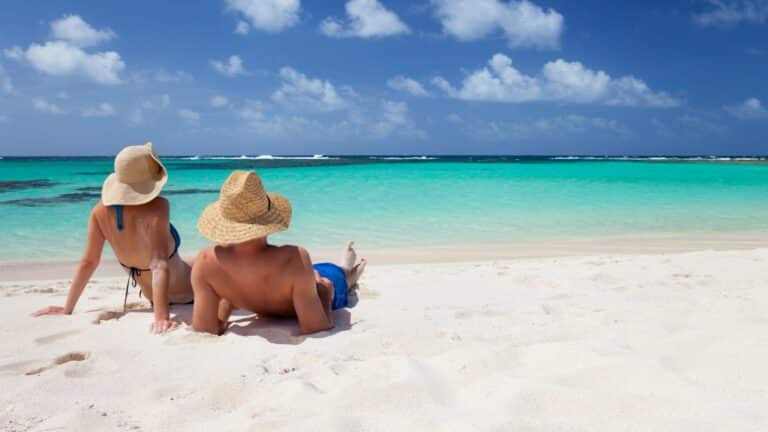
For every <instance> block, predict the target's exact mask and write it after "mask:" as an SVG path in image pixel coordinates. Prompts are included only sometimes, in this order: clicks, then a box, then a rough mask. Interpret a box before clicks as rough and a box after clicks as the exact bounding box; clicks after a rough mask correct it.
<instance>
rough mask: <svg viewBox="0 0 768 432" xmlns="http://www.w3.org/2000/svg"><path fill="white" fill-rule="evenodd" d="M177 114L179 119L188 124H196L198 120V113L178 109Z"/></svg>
mask: <svg viewBox="0 0 768 432" xmlns="http://www.w3.org/2000/svg"><path fill="white" fill-rule="evenodd" d="M178 114H179V118H181V119H182V120H186V121H188V122H196V121H198V120H200V113H198V112H195V111H192V110H188V109H186V108H184V109H180V110H179V111H178Z"/></svg>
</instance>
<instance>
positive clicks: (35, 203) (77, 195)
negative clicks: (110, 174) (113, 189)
mask: <svg viewBox="0 0 768 432" xmlns="http://www.w3.org/2000/svg"><path fill="white" fill-rule="evenodd" d="M99 198H101V194H97V193H91V192H74V193H66V194H61V195H58V196H55V197H41V198H20V199H14V200H8V201H0V205H16V206H21V207H44V206H51V205H56V204H70V203H79V202H85V201H91V200H98V199H99Z"/></svg>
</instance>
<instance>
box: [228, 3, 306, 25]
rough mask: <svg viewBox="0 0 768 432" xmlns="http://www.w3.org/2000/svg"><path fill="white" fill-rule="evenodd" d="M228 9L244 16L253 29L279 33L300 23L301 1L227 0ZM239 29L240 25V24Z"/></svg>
mask: <svg viewBox="0 0 768 432" xmlns="http://www.w3.org/2000/svg"><path fill="white" fill-rule="evenodd" d="M227 9H228V10H230V11H234V12H235V13H240V14H242V15H243V16H244V17H245V18H246V19H248V20H249V21H250V24H251V27H253V28H255V29H258V30H264V31H268V32H279V31H281V30H284V29H286V28H288V27H291V26H293V25H294V24H296V23H297V22H298V21H299V11H300V9H301V2H300V1H299V0H227ZM238 27H240V25H239V24H238Z"/></svg>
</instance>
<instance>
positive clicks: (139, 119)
mask: <svg viewBox="0 0 768 432" xmlns="http://www.w3.org/2000/svg"><path fill="white" fill-rule="evenodd" d="M128 123H130V124H132V125H134V126H138V125H140V124H142V123H144V111H143V110H141V109H140V108H137V109H135V110H133V111H132V112H131V114H130V115H129V116H128Z"/></svg>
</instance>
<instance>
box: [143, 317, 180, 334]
mask: <svg viewBox="0 0 768 432" xmlns="http://www.w3.org/2000/svg"><path fill="white" fill-rule="evenodd" d="M178 325H179V323H177V322H176V321H171V320H167V319H166V320H159V321H155V322H153V323H152V325H151V326H149V332H150V333H152V334H163V333H165V332H167V331H171V330H173V329H175V328H176V327H177V326H178Z"/></svg>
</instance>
